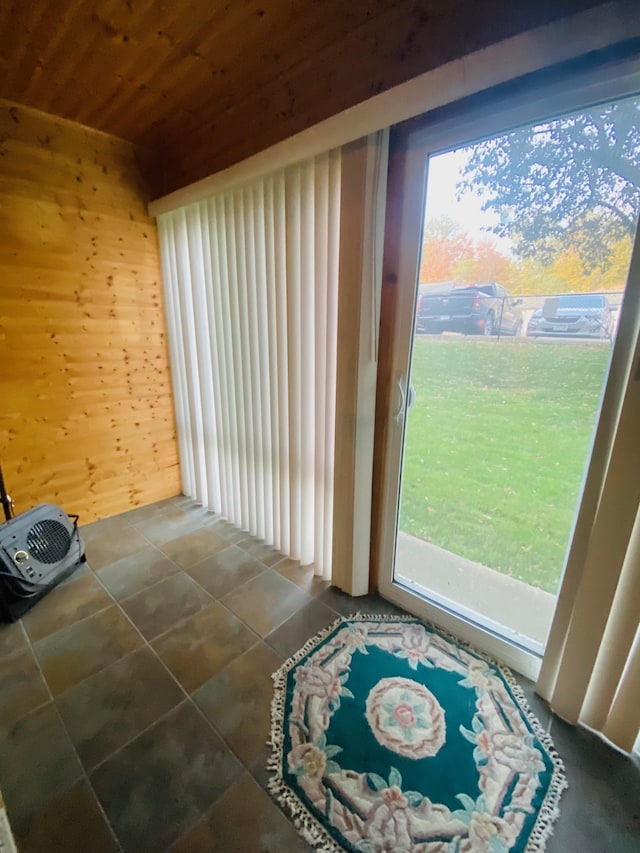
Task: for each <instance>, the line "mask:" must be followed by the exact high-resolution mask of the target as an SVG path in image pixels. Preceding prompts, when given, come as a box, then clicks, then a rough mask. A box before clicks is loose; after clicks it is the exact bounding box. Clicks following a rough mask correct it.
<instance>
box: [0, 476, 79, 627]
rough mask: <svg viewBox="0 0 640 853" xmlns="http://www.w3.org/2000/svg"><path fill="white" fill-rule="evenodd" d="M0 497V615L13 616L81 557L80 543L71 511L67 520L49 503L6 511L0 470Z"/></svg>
mask: <svg viewBox="0 0 640 853" xmlns="http://www.w3.org/2000/svg"><path fill="white" fill-rule="evenodd" d="M0 500H1V503H2V506H3V509H4V514H5V518H6V521H5V522H4V523H3V524H0V618H1V619H2V621H5V622H7V621H8V622H14V621H15V620H16V619H19V618H20V617H21V616H22V615H23V614H24V613H26V611H27V610H29V608H30V607H33V605H34V604H35V603H36V602H37V601H39V600H40V599H41V598H42V597H43V596H44V595H46V594H47V592H49V590H51V589H52V588H53V587H54V586H56V585H57V584H59V583H60V582H61V581H62V580H64V579H65V578H66V577H67V576H68V575H70V574H71V572H73V570H74V569H75V568H76V566H77V565H78V563H82V562H84V560H85V556H84V543H83V541H82V539H81V537H80V533H79V531H78V518H77V516H72V518H73V519H74V520H73V521H72V520H71V518H69V516H68V515H67V514H66V513H65V512H64V511H63V510H62V509H60V507H58V506H55V505H54V504H40V505H39V506H36V507H33V509H29V510H27V511H26V512H23V513H20V515H17V516H15V517H12V502H11V499H10V498H9V496H8V495H7V493H6V491H5V488H4V482H3V479H2V472H1V471H0Z"/></svg>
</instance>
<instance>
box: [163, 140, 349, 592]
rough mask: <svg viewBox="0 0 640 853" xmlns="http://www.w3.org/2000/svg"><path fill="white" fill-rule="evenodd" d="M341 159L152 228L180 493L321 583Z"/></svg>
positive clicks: (325, 555)
mask: <svg viewBox="0 0 640 853" xmlns="http://www.w3.org/2000/svg"><path fill="white" fill-rule="evenodd" d="M339 218H340V152H331V153H330V154H326V155H322V156H320V157H317V158H315V159H314V160H312V161H309V162H307V163H303V164H300V165H297V166H293V167H290V168H288V169H286V170H280V171H279V172H276V173H274V174H272V175H269V176H267V177H264V178H261V179H260V180H257V181H255V182H254V183H253V184H252V185H250V186H245V187H242V188H239V189H236V190H233V191H228V192H226V193H224V194H221V195H220V196H218V197H215V198H213V199H210V200H208V201H205V202H198V203H197V204H194V205H191V206H189V207H188V208H184V209H181V210H179V211H174V212H173V213H170V214H164V215H163V216H161V217H160V218H159V235H160V243H161V257H162V266H163V279H164V285H165V291H166V305H167V315H168V329H169V346H170V354H171V362H172V376H173V385H174V393H175V405H176V420H177V423H178V439H179V449H180V460H181V466H182V473H183V488H184V491H185V493H186V494H188V495H190V496H191V497H194V498H196V499H197V500H198V501H200V502H202V503H203V504H205V505H207V506H208V507H210V508H211V509H214V510H216V511H217V512H220V513H222V514H223V515H224V516H225V517H227V518H228V519H229V520H230V521H232V522H233V523H234V524H236V525H237V526H239V527H242V528H244V529H245V530H248V531H250V532H251V533H252V534H255V535H257V536H258V537H260V538H262V539H264V540H265V541H266V542H267V543H269V544H272V545H274V547H276V548H277V549H278V550H280V551H281V552H282V553H284V554H287V555H289V556H290V557H292V558H294V559H300V560H301V562H303V563H305V564H307V563H309V564H311V563H313V564H314V565H315V569H316V572H317V573H319V574H322V575H323V576H324V577H330V573H331V553H332V548H331V540H332V523H333V493H332V491H333V454H334V441H335V429H334V420H335V388H336V380H335V370H336V347H337V344H336V340H335V336H336V334H337V304H338V300H337V288H338V241H339Z"/></svg>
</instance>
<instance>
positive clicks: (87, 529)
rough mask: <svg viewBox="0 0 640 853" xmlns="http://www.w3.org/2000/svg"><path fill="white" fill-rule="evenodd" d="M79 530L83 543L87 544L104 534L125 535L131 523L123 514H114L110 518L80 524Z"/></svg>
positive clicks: (102, 536) (102, 537) (101, 537)
mask: <svg viewBox="0 0 640 853" xmlns="http://www.w3.org/2000/svg"><path fill="white" fill-rule="evenodd" d="M79 530H80V536H81V537H82V538H83V540H84V543H85V545H88V544H89V542H95V540H96V539H104V538H105V537H106V536H113V537H120V536H126V535H127V534H128V533H130V532H131V524H130V523H129V521H128V520H127V519H126V518H125V517H124V516H122V515H114V516H113V517H112V518H103V519H101V520H100V521H93V522H91V524H81V525H80V527H79Z"/></svg>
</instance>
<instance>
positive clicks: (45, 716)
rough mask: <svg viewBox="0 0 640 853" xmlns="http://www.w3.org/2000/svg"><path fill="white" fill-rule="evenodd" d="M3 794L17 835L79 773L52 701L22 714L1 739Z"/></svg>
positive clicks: (68, 785)
mask: <svg viewBox="0 0 640 853" xmlns="http://www.w3.org/2000/svg"><path fill="white" fill-rule="evenodd" d="M0 773H1V784H2V796H3V797H4V801H5V804H6V806H7V814H8V815H9V821H10V822H11V826H12V827H13V830H14V832H15V834H16V835H21V834H23V833H25V832H27V831H28V829H29V826H30V823H31V820H32V818H33V816H34V815H35V814H36V813H37V812H38V811H39V810H40V809H41V808H42V807H43V806H44V805H45V804H46V803H47V802H48V801H49V800H50V799H51V798H52V797H55V796H57V795H58V794H62V793H64V792H65V791H67V790H68V789H69V788H71V786H72V785H73V784H74V783H75V782H77V781H78V780H79V779H80V778H81V776H82V767H81V766H80V762H79V760H78V757H77V755H76V754H75V752H74V750H73V747H72V746H71V743H70V741H69V738H68V737H67V733H66V732H65V730H64V726H63V725H62V720H61V719H60V717H59V716H58V712H57V711H56V709H55V707H54V705H53V703H52V702H50V703H48V704H47V705H43V706H42V707H41V708H38V709H37V710H35V711H32V713H31V714H28V715H27V716H26V717H23V718H22V719H21V720H20V721H19V722H17V723H16V724H15V725H14V726H12V727H11V729H9V730H8V732H6V733H5V734H4V736H3V737H2V738H1V739H0Z"/></svg>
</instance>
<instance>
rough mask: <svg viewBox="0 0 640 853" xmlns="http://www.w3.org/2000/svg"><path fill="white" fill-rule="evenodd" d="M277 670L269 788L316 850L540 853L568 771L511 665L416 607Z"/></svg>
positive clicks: (336, 628) (313, 648)
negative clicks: (432, 622)
mask: <svg viewBox="0 0 640 853" xmlns="http://www.w3.org/2000/svg"><path fill="white" fill-rule="evenodd" d="M273 679H274V697H273V701H272V706H271V717H272V720H271V722H272V726H271V737H270V745H271V747H272V756H271V758H270V760H269V768H270V770H271V771H272V774H273V775H272V777H271V780H270V783H269V787H270V790H271V793H272V794H273V796H274V797H275V798H276V799H277V800H278V801H279V802H280V804H281V805H282V807H283V808H284V810H285V811H286V812H287V813H288V814H289V816H290V817H291V819H292V820H293V822H294V824H295V825H296V827H297V828H298V830H299V832H300V833H301V835H303V836H304V838H305V839H306V840H307V841H308V842H309V843H310V844H311V845H313V846H314V847H316V848H317V849H320V850H326V851H342V850H347V851H358V852H359V851H364V853H540V851H542V850H544V847H545V844H546V840H547V838H548V837H549V836H550V834H551V832H552V828H553V823H554V821H555V819H556V818H557V816H558V801H559V798H560V795H561V793H562V791H563V790H564V788H566V779H565V775H564V768H563V765H562V761H561V760H560V758H559V757H558V755H557V753H556V752H555V750H554V748H553V743H552V741H551V738H550V736H549V735H548V733H547V732H545V731H544V729H543V728H542V726H541V725H540V723H539V722H538V720H537V719H536V718H535V716H534V715H533V714H532V713H531V711H530V710H529V708H528V705H527V703H526V700H525V698H524V696H523V694H522V691H521V690H520V688H519V686H518V685H517V684H516V682H515V680H514V678H513V676H512V674H511V672H510V671H509V670H508V669H507V668H506V667H503V666H501V665H498V664H496V663H493V662H491V661H489V660H488V659H487V658H485V657H484V656H483V655H482V654H481V653H480V652H478V651H476V650H474V649H472V648H471V647H469V646H467V645H465V644H463V643H459V642H457V641H456V640H455V639H454V638H452V637H450V636H448V635H445V634H443V633H441V632H439V631H438V630H436V629H434V628H433V627H431V626H428V625H426V624H425V623H423V622H421V621H420V620H418V619H416V618H414V617H411V616H407V617H402V616H373V615H362V616H361V615H356V616H352V617H349V618H345V619H339V620H337V621H336V622H335V623H334V625H332V626H331V627H330V628H327V629H326V630H325V631H323V632H321V633H320V634H318V635H317V636H316V637H314V638H313V639H312V640H310V641H309V642H308V643H307V644H306V645H305V646H304V647H303V648H302V649H300V650H299V651H298V652H297V653H296V654H295V655H294V656H293V657H291V658H289V660H287V661H286V662H285V663H284V664H283V665H282V667H280V669H279V670H278V671H277V672H275V673H274V674H273Z"/></svg>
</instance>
